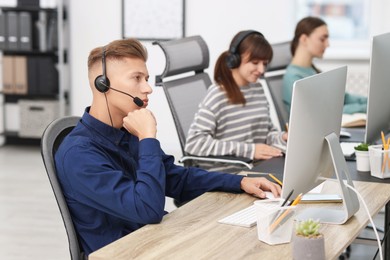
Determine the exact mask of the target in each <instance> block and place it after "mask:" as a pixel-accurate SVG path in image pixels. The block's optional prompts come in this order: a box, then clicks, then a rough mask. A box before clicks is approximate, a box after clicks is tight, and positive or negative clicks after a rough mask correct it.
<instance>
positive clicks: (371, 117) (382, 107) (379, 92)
mask: <svg viewBox="0 0 390 260" xmlns="http://www.w3.org/2000/svg"><path fill="white" fill-rule="evenodd" d="M389 46H390V33H385V34H381V35H377V36H374V37H373V40H372V45H371V61H370V77H369V82H370V84H369V90H368V104H367V122H366V134H365V137H364V142H366V143H372V144H374V143H376V141H378V140H381V131H383V132H384V133H385V134H386V133H388V131H389V129H390V127H389V124H390V101H389V97H390V71H389V68H390V47H389Z"/></svg>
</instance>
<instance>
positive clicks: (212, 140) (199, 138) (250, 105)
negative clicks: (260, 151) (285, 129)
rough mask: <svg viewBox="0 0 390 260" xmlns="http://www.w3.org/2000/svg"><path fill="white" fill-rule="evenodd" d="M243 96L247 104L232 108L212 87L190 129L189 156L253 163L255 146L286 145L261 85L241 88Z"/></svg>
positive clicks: (226, 99) (217, 87)
mask: <svg viewBox="0 0 390 260" xmlns="http://www.w3.org/2000/svg"><path fill="white" fill-rule="evenodd" d="M241 92H242V93H243V95H244V97H245V100H246V104H245V105H242V104H230V103H229V102H228V98H227V96H226V94H225V92H224V91H223V90H221V89H220V88H219V86H217V85H212V86H210V88H209V89H208V92H207V94H206V96H205V98H204V99H203V101H202V102H201V104H200V105H199V110H198V112H197V113H196V114H195V118H194V121H193V123H192V125H191V127H190V129H189V132H188V137H187V141H186V146H185V151H186V152H187V153H189V154H192V155H198V156H210V155H214V156H220V155H230V156H238V157H246V158H250V159H253V158H254V153H255V143H265V144H270V145H271V144H273V143H277V144H282V145H285V144H286V143H285V142H284V141H283V140H282V133H281V132H278V131H277V130H276V129H275V128H274V126H273V125H272V122H271V118H270V114H269V104H268V101H267V98H266V96H265V94H264V89H263V87H262V86H261V84H260V83H253V84H249V85H247V86H244V87H241Z"/></svg>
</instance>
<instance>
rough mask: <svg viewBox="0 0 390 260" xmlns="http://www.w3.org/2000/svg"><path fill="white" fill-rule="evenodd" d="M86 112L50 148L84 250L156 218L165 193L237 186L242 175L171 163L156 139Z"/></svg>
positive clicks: (185, 196)
mask: <svg viewBox="0 0 390 260" xmlns="http://www.w3.org/2000/svg"><path fill="white" fill-rule="evenodd" d="M88 112H89V108H87V109H86V112H85V113H84V115H83V117H82V118H81V120H80V122H79V123H78V124H77V126H76V127H75V128H74V129H73V131H72V132H71V133H70V134H69V135H68V136H67V137H66V138H65V139H64V141H63V142H62V144H61V146H60V148H59V150H58V151H57V153H56V154H55V162H56V167H57V174H58V178H59V180H60V183H61V185H62V189H63V193H64V195H65V198H66V201H67V203H68V206H69V209H70V212H71V215H72V219H73V222H74V225H75V228H76V231H77V233H78V235H79V238H80V243H81V246H82V248H83V250H84V252H85V253H86V254H87V255H88V254H90V253H91V252H93V251H95V250H97V249H99V248H101V247H103V246H105V245H107V244H109V243H111V242H113V241H115V240H117V239H119V238H121V237H123V236H125V235H126V234H129V233H130V232H132V231H134V230H136V229H138V228H140V227H142V226H143V225H145V224H151V223H158V222H160V221H161V220H162V217H163V215H164V214H165V213H166V212H165V211H164V206H165V196H168V197H172V198H175V199H178V200H179V201H186V200H191V199H193V198H195V197H196V196H199V195H201V194H202V193H204V192H206V191H213V190H221V191H230V192H242V191H241V189H240V183H241V179H242V178H243V177H242V176H238V175H232V174H223V173H217V172H207V171H204V170H202V169H199V168H184V167H181V166H177V165H175V164H174V158H173V156H168V155H166V154H165V153H164V152H163V151H162V149H161V147H160V143H159V141H158V140H156V139H154V138H147V139H143V140H141V141H139V140H138V138H137V137H136V136H133V135H131V134H130V133H128V132H127V131H126V130H124V129H116V128H113V127H111V126H109V125H106V124H104V123H103V122H101V121H99V120H97V119H95V118H94V117H92V116H91V115H90V114H89V113H88ZM140 239H142V238H140Z"/></svg>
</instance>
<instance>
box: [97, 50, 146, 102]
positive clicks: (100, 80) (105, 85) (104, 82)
mask: <svg viewBox="0 0 390 260" xmlns="http://www.w3.org/2000/svg"><path fill="white" fill-rule="evenodd" d="M102 67H103V68H102V69H103V75H99V76H97V77H96V79H95V88H96V89H97V90H98V91H99V92H101V93H106V92H107V91H108V90H109V89H112V90H114V91H117V92H119V93H122V94H124V95H126V96H129V97H131V98H132V99H133V102H134V103H135V104H136V105H137V106H139V107H143V106H144V102H143V101H142V100H141V99H140V98H139V97H133V96H132V95H130V94H128V93H126V92H123V91H121V90H119V89H115V88H113V87H111V86H110V80H109V79H108V77H107V74H106V47H103V52H102Z"/></svg>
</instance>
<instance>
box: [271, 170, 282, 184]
mask: <svg viewBox="0 0 390 260" xmlns="http://www.w3.org/2000/svg"><path fill="white" fill-rule="evenodd" d="M268 176H269V177H271V178H272V179H273V180H274V181H276V182H277V183H278V184H279V185H280V186H283V183H282V182H281V181H280V180H279V179H278V178H276V177H275V176H274V175H273V174H272V173H269V174H268Z"/></svg>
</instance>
